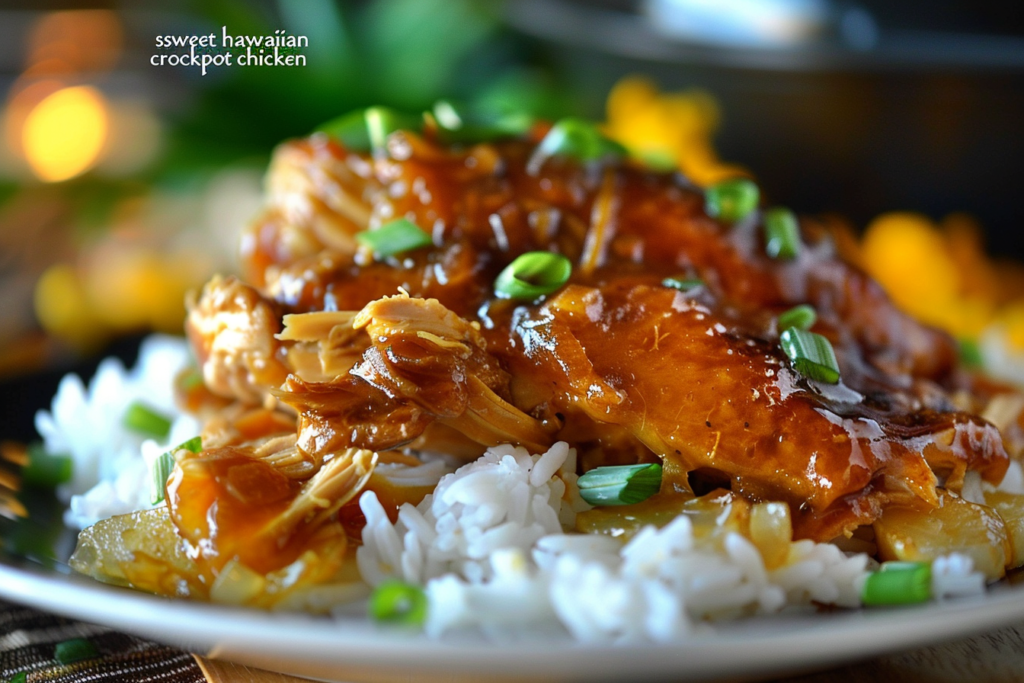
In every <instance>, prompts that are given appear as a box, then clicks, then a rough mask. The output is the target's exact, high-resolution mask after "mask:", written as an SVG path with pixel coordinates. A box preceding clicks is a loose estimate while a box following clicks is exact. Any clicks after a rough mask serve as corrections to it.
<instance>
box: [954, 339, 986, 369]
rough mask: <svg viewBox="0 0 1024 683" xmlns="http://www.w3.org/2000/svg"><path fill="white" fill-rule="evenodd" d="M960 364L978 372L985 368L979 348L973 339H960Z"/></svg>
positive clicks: (983, 358)
mask: <svg viewBox="0 0 1024 683" xmlns="http://www.w3.org/2000/svg"><path fill="white" fill-rule="evenodd" d="M959 346H960V362H961V363H963V364H964V366H965V367H967V368H970V369H971V370H980V369H982V368H984V367H985V357H984V356H983V355H981V347H980V346H978V342H977V341H975V340H973V339H961V340H960V341H959Z"/></svg>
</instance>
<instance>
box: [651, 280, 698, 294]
mask: <svg viewBox="0 0 1024 683" xmlns="http://www.w3.org/2000/svg"><path fill="white" fill-rule="evenodd" d="M661 284H662V286H664V287H671V288H672V289H678V290H679V291H680V292H689V291H690V290H691V289H697V288H698V287H703V286H704V281H703V280H701V279H699V278H695V277H693V278H686V279H681V278H677V277H667V278H665V279H664V280H662V281H661Z"/></svg>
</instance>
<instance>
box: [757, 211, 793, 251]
mask: <svg viewBox="0 0 1024 683" xmlns="http://www.w3.org/2000/svg"><path fill="white" fill-rule="evenodd" d="M764 237H765V246H764V250H765V252H767V254H768V256H770V257H772V258H774V259H783V260H788V259H792V258H796V256H797V254H799V253H800V225H799V224H798V223H797V221H796V215H794V214H793V212H792V211H790V210H789V209H784V208H781V207H779V208H775V209H769V210H768V211H766V212H765V214H764Z"/></svg>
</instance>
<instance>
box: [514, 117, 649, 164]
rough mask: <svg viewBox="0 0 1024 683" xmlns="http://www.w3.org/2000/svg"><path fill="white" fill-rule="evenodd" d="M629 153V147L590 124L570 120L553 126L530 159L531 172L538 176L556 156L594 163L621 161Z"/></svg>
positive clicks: (570, 118)
mask: <svg viewBox="0 0 1024 683" xmlns="http://www.w3.org/2000/svg"><path fill="white" fill-rule="evenodd" d="M628 153H629V152H628V150H627V149H626V148H625V147H623V146H622V145H621V144H619V143H618V142H615V141H614V140H612V139H611V138H609V137H607V136H605V135H604V134H603V133H602V132H601V131H600V130H598V128H597V126H596V125H594V124H593V123H591V122H590V121H585V120H583V119H577V118H572V117H569V118H564V119H561V120H560V121H558V123H556V124H555V125H554V126H552V127H551V130H550V131H548V134H547V135H545V136H544V139H543V140H541V141H540V144H539V145H537V149H536V150H535V151H534V153H533V156H532V157H530V161H529V163H528V164H527V169H528V170H529V171H530V173H534V174H536V173H537V172H539V171H540V167H541V165H543V163H544V162H545V161H547V160H548V159H549V158H551V157H553V156H556V155H560V156H568V157H573V158H575V159H576V160H578V161H582V162H592V161H604V160H607V159H620V158H623V157H625V156H627V155H628Z"/></svg>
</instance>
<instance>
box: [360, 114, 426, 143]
mask: <svg viewBox="0 0 1024 683" xmlns="http://www.w3.org/2000/svg"><path fill="white" fill-rule="evenodd" d="M365 118H366V131H367V135H368V138H369V141H370V149H372V150H373V152H374V154H387V145H388V136H389V135H391V134H392V133H394V132H395V131H399V130H413V131H421V130H423V120H422V118H421V117H418V116H410V115H409V114H405V113H402V112H397V111H395V110H394V109H388V108H387V107H370V108H369V109H367V110H366V113H365Z"/></svg>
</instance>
